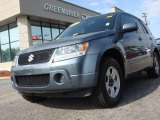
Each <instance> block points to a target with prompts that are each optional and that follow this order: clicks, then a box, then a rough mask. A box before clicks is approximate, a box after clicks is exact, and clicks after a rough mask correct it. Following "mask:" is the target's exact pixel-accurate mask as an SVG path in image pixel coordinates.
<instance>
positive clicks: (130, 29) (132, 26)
mask: <svg viewBox="0 0 160 120" xmlns="http://www.w3.org/2000/svg"><path fill="white" fill-rule="evenodd" d="M137 30H138V25H137V23H127V24H124V25H123V27H122V32H123V33H126V32H133V31H137Z"/></svg>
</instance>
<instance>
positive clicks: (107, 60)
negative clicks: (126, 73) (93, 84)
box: [98, 57, 123, 107]
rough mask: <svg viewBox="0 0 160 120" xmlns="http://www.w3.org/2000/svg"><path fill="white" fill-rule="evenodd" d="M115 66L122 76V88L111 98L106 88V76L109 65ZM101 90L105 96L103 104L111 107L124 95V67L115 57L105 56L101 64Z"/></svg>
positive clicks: (102, 95)
mask: <svg viewBox="0 0 160 120" xmlns="http://www.w3.org/2000/svg"><path fill="white" fill-rule="evenodd" d="M111 66H113V67H115V68H116V69H117V71H118V73H119V77H120V90H119V94H118V95H117V97H116V98H111V97H110V96H109V94H108V92H107V90H106V83H105V82H106V81H105V77H106V72H107V70H108V68H109V67H111ZM98 88H99V92H100V94H101V97H103V99H102V100H103V104H108V105H109V107H112V106H115V105H116V104H117V103H118V102H119V100H120V98H121V95H122V91H123V74H122V69H121V68H120V65H119V63H118V62H117V61H116V60H115V59H113V58H110V57H109V58H105V59H104V60H103V63H102V64H101V69H100V74H99V85H98Z"/></svg>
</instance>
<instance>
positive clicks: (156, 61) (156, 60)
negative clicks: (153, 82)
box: [147, 53, 160, 78]
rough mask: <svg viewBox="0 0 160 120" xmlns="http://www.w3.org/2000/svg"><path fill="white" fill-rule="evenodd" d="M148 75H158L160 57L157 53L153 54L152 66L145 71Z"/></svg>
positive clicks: (159, 72) (155, 76)
mask: <svg viewBox="0 0 160 120" xmlns="http://www.w3.org/2000/svg"><path fill="white" fill-rule="evenodd" d="M147 73H148V75H149V77H151V78H157V77H159V76H160V59H159V57H158V55H157V53H154V54H153V67H152V68H151V69H149V70H148V71H147Z"/></svg>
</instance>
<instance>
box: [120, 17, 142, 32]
mask: <svg viewBox="0 0 160 120" xmlns="http://www.w3.org/2000/svg"><path fill="white" fill-rule="evenodd" d="M133 22H136V23H137V25H138V30H137V32H138V33H144V30H143V28H142V26H141V25H140V23H139V21H138V19H136V18H134V17H132V16H129V15H126V14H122V15H121V26H123V25H124V24H128V23H133Z"/></svg>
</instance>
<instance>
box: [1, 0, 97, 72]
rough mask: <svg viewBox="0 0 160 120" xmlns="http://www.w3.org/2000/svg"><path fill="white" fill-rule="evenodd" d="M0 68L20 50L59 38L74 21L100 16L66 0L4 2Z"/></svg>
mask: <svg viewBox="0 0 160 120" xmlns="http://www.w3.org/2000/svg"><path fill="white" fill-rule="evenodd" d="M0 6H1V7H0V71H2V70H10V68H11V65H12V61H13V59H14V56H15V55H16V53H17V52H18V51H19V50H23V49H25V48H29V47H31V46H36V45H38V44H43V43H46V42H49V41H52V40H54V39H55V37H56V36H57V35H59V34H60V33H61V32H62V31H63V30H64V29H66V28H67V27H68V26H69V25H70V24H72V23H74V22H76V21H79V20H81V19H86V18H88V17H92V16H96V15H99V13H97V12H94V11H92V10H89V9H86V8H83V7H80V6H78V5H74V4H71V3H68V2H65V1H62V0H1V1H0Z"/></svg>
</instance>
